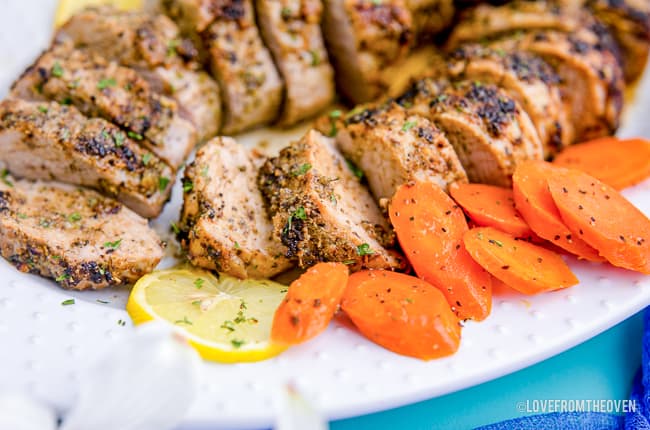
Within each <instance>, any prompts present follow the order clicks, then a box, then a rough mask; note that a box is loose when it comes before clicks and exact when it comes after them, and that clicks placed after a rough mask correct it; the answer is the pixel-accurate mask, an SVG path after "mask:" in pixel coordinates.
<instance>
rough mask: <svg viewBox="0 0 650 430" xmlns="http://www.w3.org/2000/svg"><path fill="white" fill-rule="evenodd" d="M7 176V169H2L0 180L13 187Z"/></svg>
mask: <svg viewBox="0 0 650 430" xmlns="http://www.w3.org/2000/svg"><path fill="white" fill-rule="evenodd" d="M8 176H9V170H7V169H2V172H0V180H1V181H2V183H3V184H5V185H6V186H8V187H13V186H14V184H13V183H12V182H11V181H10V180H9V179H7V177H8Z"/></svg>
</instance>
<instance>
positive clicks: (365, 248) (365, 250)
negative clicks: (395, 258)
mask: <svg viewBox="0 0 650 430" xmlns="http://www.w3.org/2000/svg"><path fill="white" fill-rule="evenodd" d="M374 253H375V251H373V250H372V249H371V248H370V245H368V244H367V243H362V244H361V245H359V246H357V254H359V255H360V256H361V257H363V256H364V255H372V254H374Z"/></svg>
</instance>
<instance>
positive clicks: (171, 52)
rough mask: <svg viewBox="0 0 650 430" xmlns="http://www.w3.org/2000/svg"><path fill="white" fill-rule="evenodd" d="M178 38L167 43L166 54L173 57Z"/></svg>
mask: <svg viewBox="0 0 650 430" xmlns="http://www.w3.org/2000/svg"><path fill="white" fill-rule="evenodd" d="M178 43H179V42H178V40H176V39H172V40H170V41H169V43H167V56H168V57H173V56H174V55H176V47H177V46H178Z"/></svg>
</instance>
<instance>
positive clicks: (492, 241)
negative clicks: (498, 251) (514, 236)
mask: <svg viewBox="0 0 650 430" xmlns="http://www.w3.org/2000/svg"><path fill="white" fill-rule="evenodd" d="M488 242H490V243H491V244H492V245H496V246H498V247H499V248H503V242H501V241H500V240H496V239H488Z"/></svg>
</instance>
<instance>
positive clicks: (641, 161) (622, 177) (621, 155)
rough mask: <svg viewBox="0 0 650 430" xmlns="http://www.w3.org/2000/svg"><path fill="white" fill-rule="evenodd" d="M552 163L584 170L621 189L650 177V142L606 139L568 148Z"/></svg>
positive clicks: (614, 138)
mask: <svg viewBox="0 0 650 430" xmlns="http://www.w3.org/2000/svg"><path fill="white" fill-rule="evenodd" d="M553 164H556V165H558V166H563V167H568V168H572V169H576V170H581V171H583V172H585V173H587V174H589V175H591V176H593V177H595V178H597V179H599V180H600V181H602V182H604V183H606V184H608V185H610V186H612V187H614V188H616V189H617V190H621V189H623V188H625V187H629V186H632V185H635V184H638V183H639V182H641V181H643V180H644V179H646V178H647V177H648V176H650V140H645V139H618V138H616V137H603V138H600V139H596V140H592V141H589V142H585V143H581V144H579V145H573V146H569V147H568V148H566V149H564V150H563V151H562V152H560V153H559V154H558V155H557V156H556V157H555V160H553Z"/></svg>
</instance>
